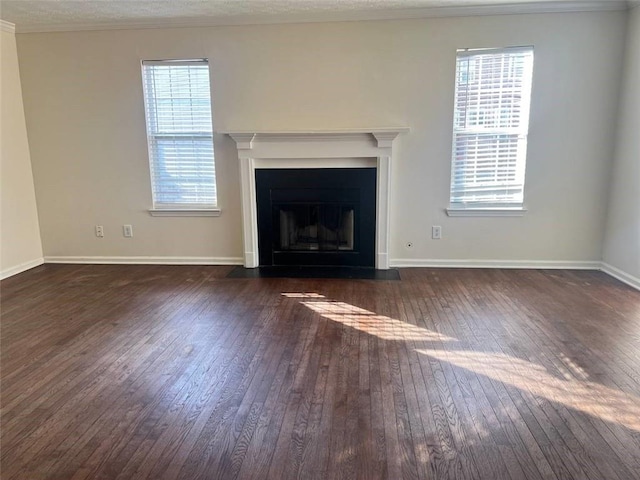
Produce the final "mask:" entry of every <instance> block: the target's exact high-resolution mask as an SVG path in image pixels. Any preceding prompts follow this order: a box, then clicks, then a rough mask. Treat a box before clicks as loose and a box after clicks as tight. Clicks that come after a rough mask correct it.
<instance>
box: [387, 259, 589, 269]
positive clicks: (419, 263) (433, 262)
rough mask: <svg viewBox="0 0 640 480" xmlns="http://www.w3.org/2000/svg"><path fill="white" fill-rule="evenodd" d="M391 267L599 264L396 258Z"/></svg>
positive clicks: (585, 266)
mask: <svg viewBox="0 0 640 480" xmlns="http://www.w3.org/2000/svg"><path fill="white" fill-rule="evenodd" d="M390 263H391V266H392V267H431V268H525V269H567V270H600V262H591V261H555V260H551V261H547V260H438V259H420V260H418V259H409V258H396V259H393V260H391V262H390Z"/></svg>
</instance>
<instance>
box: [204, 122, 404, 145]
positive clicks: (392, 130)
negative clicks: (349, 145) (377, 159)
mask: <svg viewBox="0 0 640 480" xmlns="http://www.w3.org/2000/svg"><path fill="white" fill-rule="evenodd" d="M409 131H410V129H409V127H387V128H349V129H339V130H282V131H276V130H255V131H251V130H241V131H228V132H226V131H225V132H217V133H219V134H222V135H229V136H230V137H231V138H233V140H234V141H235V142H236V144H237V145H238V148H243V149H251V148H253V143H254V142H255V141H267V142H268V141H276V142H285V141H290V142H295V141H327V142H339V141H349V140H354V139H355V138H358V137H361V136H363V135H367V136H369V135H371V136H373V137H374V138H375V139H376V141H377V142H378V147H381V148H382V147H390V146H391V142H393V140H394V139H395V138H396V137H397V136H398V135H400V134H401V133H409Z"/></svg>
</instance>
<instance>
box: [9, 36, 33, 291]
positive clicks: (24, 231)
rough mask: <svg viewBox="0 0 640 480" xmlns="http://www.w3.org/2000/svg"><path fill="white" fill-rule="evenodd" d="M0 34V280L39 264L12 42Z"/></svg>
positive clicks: (15, 57) (31, 178) (22, 112)
mask: <svg viewBox="0 0 640 480" xmlns="http://www.w3.org/2000/svg"><path fill="white" fill-rule="evenodd" d="M0 33H1V37H0V49H1V53H2V57H1V58H2V60H1V61H2V63H1V65H0V67H1V70H0V84H1V87H0V89H1V91H0V110H1V111H2V113H1V116H0V122H1V123H0V277H1V278H5V277H7V276H10V275H12V274H14V273H18V272H20V271H22V270H25V269H27V268H30V267H33V266H35V265H38V264H40V263H42V243H41V241H40V228H39V226H38V212H37V209H36V197H35V192H34V187H33V175H32V172H31V159H30V156H29V144H28V142H27V129H26V126H25V119H24V109H23V105H22V90H21V87H20V72H19V71H18V56H17V51H16V39H15V36H14V34H13V33H10V32H5V31H4V30H2V31H1V32H0Z"/></svg>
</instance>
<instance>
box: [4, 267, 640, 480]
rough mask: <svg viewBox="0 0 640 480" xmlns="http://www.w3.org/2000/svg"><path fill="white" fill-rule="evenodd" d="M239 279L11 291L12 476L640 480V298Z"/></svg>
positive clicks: (126, 281)
mask: <svg viewBox="0 0 640 480" xmlns="http://www.w3.org/2000/svg"><path fill="white" fill-rule="evenodd" d="M231 268H232V267H212V266H158V265H149V266H132V265H103V266H98V265H43V266H40V267H37V268H34V269H32V270H30V271H27V272H24V273H22V274H20V275H16V276H14V277H11V278H9V279H6V280H3V281H2V282H1V284H0V302H1V310H2V311H1V313H2V322H1V324H0V387H1V388H0V447H1V448H0V475H1V478H2V479H3V480H4V479H6V480H14V479H19V480H22V479H24V480H41V479H67V480H68V479H74V480H81V479H85V480H86V479H119V480H127V479H153V480H157V479H166V480H173V479H189V480H192V479H221V480H227V479H242V480H245V479H265V478H273V479H278V480H282V479H294V478H301V479H305V480H307V479H323V480H324V479H343V478H344V479H362V480H373V479H391V480H398V479H407V480H409V479H412V480H413V479H424V480H440V479H480V480H484V479H488V480H494V479H511V480H521V479H527V480H537V479H593V480H640V353H639V352H640V292H638V291H636V290H633V289H631V288H630V287H628V286H626V285H623V284H621V283H620V282H618V281H616V280H614V279H612V278H611V277H608V276H607V275H605V274H603V273H601V272H585V271H565V270H553V271H551V270H549V271H543V270H481V269H477V270H476V269H457V270H448V269H403V270H402V271H401V277H402V280H401V281H369V280H331V279H278V278H269V279H260V278H255V279H228V278H226V275H227V273H228V272H229V271H230V269H231Z"/></svg>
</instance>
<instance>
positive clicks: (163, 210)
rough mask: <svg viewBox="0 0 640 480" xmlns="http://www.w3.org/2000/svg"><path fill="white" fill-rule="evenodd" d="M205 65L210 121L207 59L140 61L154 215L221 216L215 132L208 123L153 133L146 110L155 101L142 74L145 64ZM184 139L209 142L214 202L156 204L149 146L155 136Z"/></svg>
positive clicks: (155, 141) (208, 65) (153, 162)
mask: <svg viewBox="0 0 640 480" xmlns="http://www.w3.org/2000/svg"><path fill="white" fill-rule="evenodd" d="M172 65H174V66H200V67H204V66H206V68H207V71H208V77H209V96H208V100H209V109H210V116H211V121H212V123H213V100H212V98H211V67H210V62H209V59H208V58H192V59H166V60H141V61H140V68H141V75H142V84H143V85H142V86H143V105H144V114H145V134H146V137H147V138H146V140H147V158H148V162H149V175H150V176H149V180H150V187H151V203H152V207H151V208H149V209H148V212H149V214H150V215H151V216H154V217H173V216H187V217H218V216H220V214H221V212H222V210H221V209H220V208H219V196H218V188H217V184H218V181H217V180H218V178H217V175H216V173H217V172H216V165H215V151H214V150H215V142H214V135H215V132H214V130H213V125H212V126H211V131H210V132H209V131H195V130H194V131H189V132H186V133H184V134H181V133H178V134H171V133H157V134H154V133H152V132H151V129H150V123H149V121H150V118H149V109H148V104H147V102H148V100H152V101H155V97H151V96H149V97H148V96H147V84H146V82H147V77H146V74H145V66H172ZM163 137H164V138H168V139H170V138H176V137H179V138H184V139H185V140H187V139H200V140H210V141H211V149H212V152H213V158H212V160H213V172H214V173H213V181H214V192H215V197H214V200H215V203H213V204H205V203H177V204H170V203H158V202H157V201H156V195H155V189H156V187H155V185H154V175H153V171H154V168H156V165H155V161H156V158H154V155H153V153H152V152H153V151H154V150H155V148H152V145H154V144H155V143H157V140H158V139H162V138H163Z"/></svg>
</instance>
